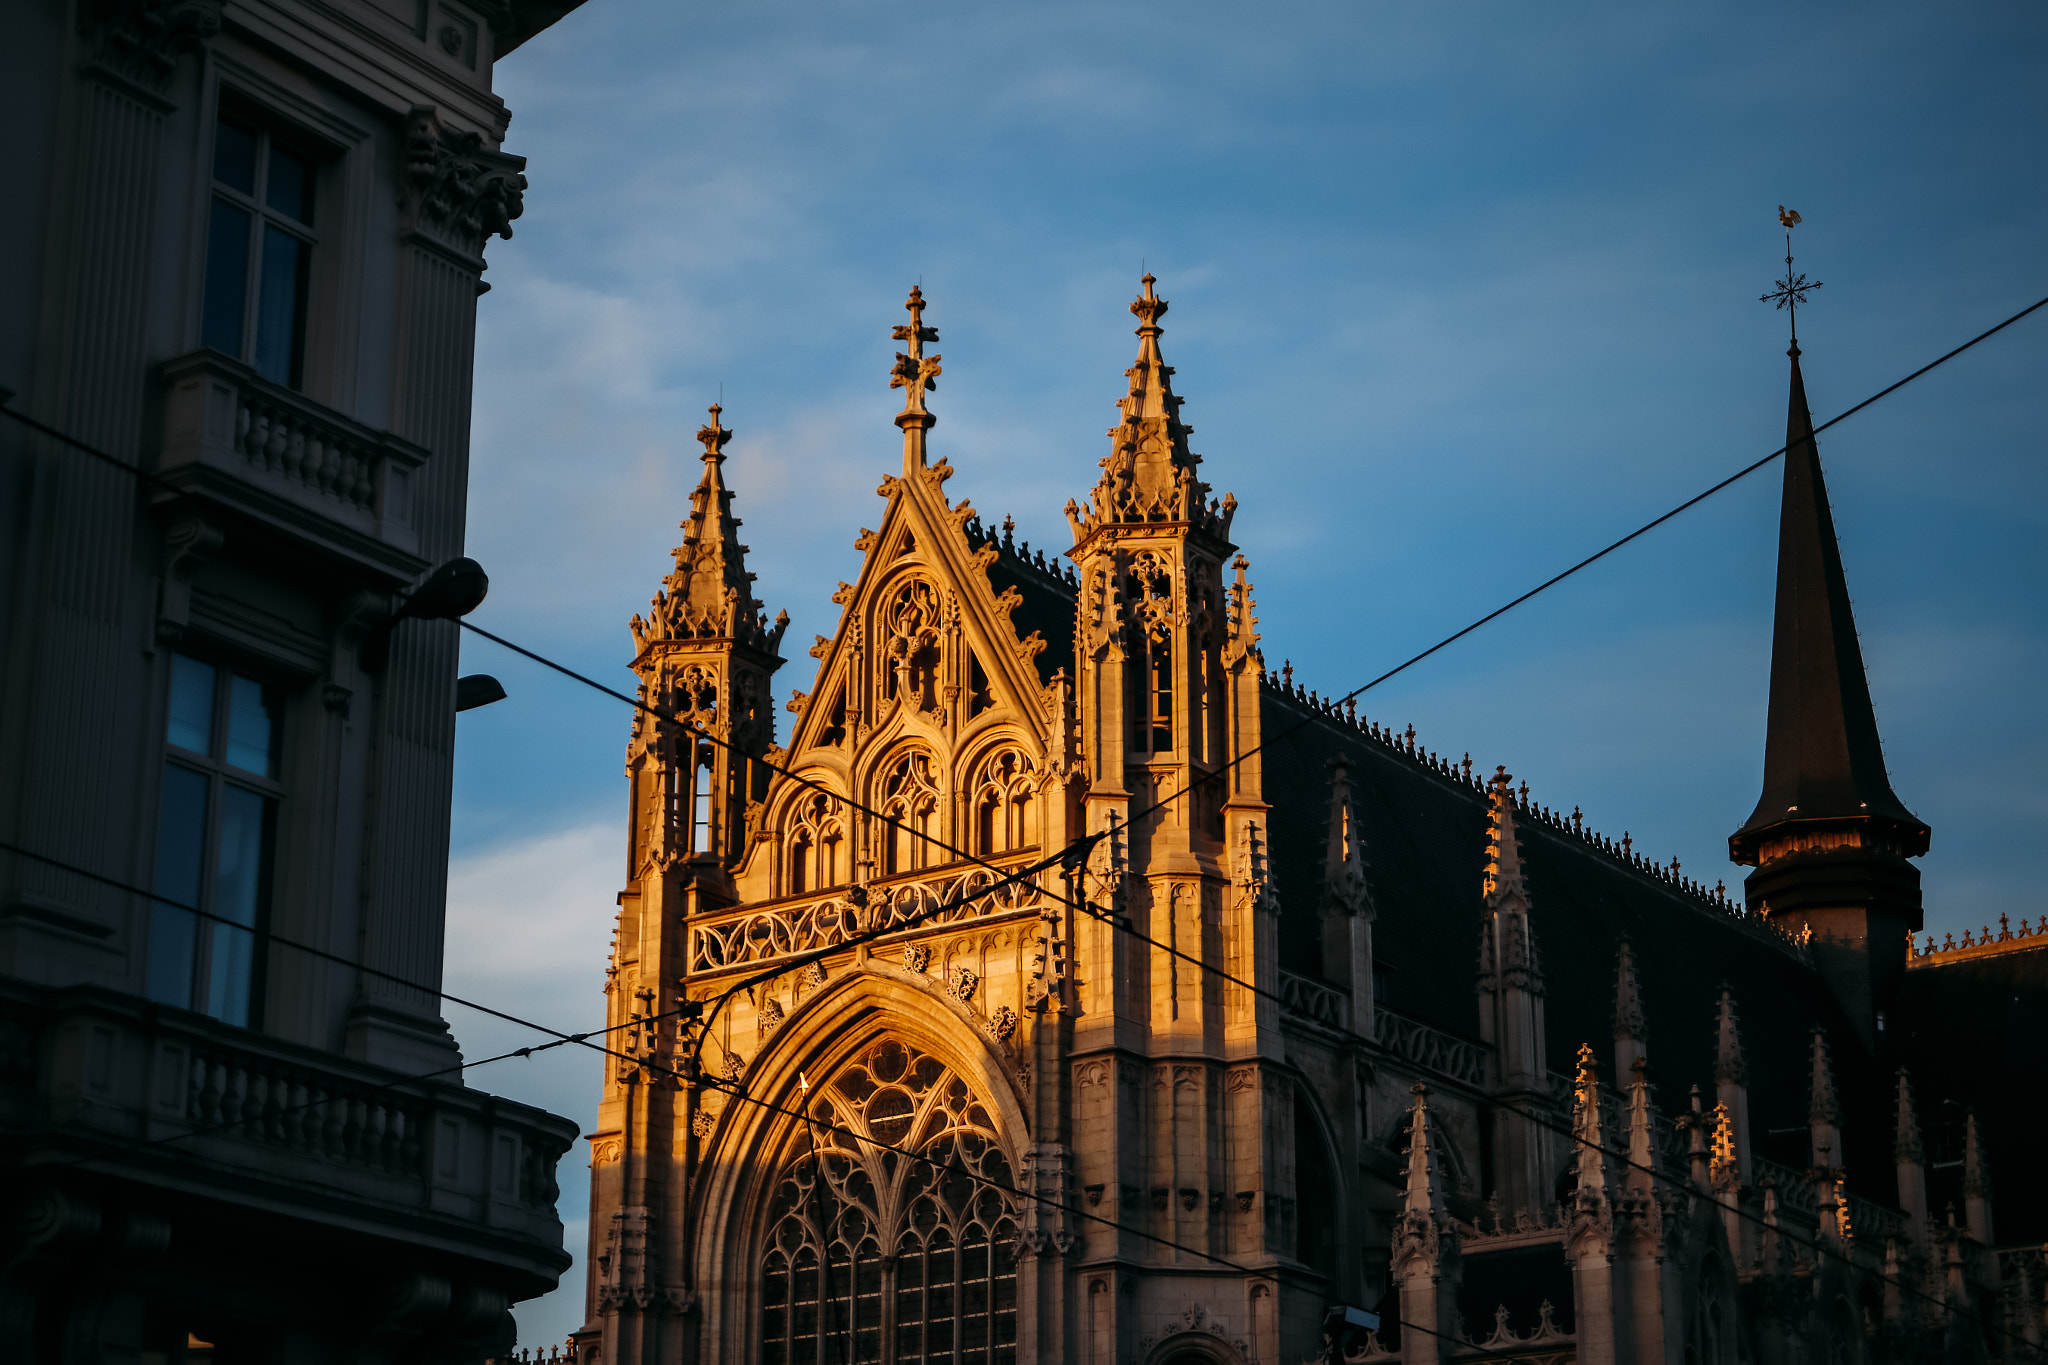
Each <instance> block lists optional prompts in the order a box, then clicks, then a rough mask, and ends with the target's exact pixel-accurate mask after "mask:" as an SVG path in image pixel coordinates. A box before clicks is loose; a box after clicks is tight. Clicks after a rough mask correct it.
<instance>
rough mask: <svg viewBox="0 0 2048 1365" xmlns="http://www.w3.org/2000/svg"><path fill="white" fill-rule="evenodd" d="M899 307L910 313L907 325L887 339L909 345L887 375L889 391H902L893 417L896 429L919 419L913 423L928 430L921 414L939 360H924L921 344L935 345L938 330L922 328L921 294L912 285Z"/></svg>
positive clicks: (936, 380)
mask: <svg viewBox="0 0 2048 1365" xmlns="http://www.w3.org/2000/svg"><path fill="white" fill-rule="evenodd" d="M903 307H904V308H905V309H906V310H907V311H908V312H909V313H910V321H909V322H908V323H906V324H901V325H899V326H896V327H893V328H891V329H890V330H889V336H890V337H891V338H892V339H893V340H896V341H902V342H908V343H909V345H910V350H909V352H908V353H905V352H903V351H898V352H897V353H896V364H895V366H894V367H893V368H892V369H891V370H890V371H889V387H890V388H892V389H903V390H905V393H904V395H903V411H902V412H901V413H900V414H899V415H898V416H897V418H896V425H898V426H910V425H912V423H910V422H906V421H905V420H904V418H923V419H925V420H923V421H920V422H917V423H916V424H915V425H919V426H927V427H928V426H930V425H931V420H930V418H931V414H930V413H928V412H926V411H925V406H924V394H925V390H926V389H936V388H937V387H938V386H939V375H940V374H942V373H943V371H942V370H941V369H940V368H939V361H940V359H941V357H939V356H937V355H930V356H927V355H926V354H925V353H924V344H925V343H926V342H927V341H937V340H938V339H939V329H938V328H936V327H927V326H925V325H924V290H923V289H922V288H920V287H918V286H916V285H912V286H911V289H910V297H909V299H907V300H906V301H905V302H904V304H903Z"/></svg>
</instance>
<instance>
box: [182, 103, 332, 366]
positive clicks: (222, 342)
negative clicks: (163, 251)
mask: <svg viewBox="0 0 2048 1365" xmlns="http://www.w3.org/2000/svg"><path fill="white" fill-rule="evenodd" d="M314 169H315V166H314V162H313V159H312V158H311V157H309V156H307V155H305V154H304V153H303V152H300V151H297V150H294V149H293V148H292V147H291V146H289V145H288V144H286V143H285V142H282V141H280V140H279V139H278V138H277V137H276V136H274V135H273V134H271V133H270V132H268V131H265V130H263V129H262V128H260V127H258V126H257V125H256V124H255V123H254V122H250V121H245V120H243V119H241V118H239V117H238V116H236V115H234V114H231V113H229V112H227V111H225V110H224V111H222V113H221V114H220V116H219V118H218V120H217V121H216V123H215V125H214V138H213V202H212V208H211V210H210V213H211V216H210V218H209V220H208V223H207V232H206V298H205V304H204V307H203V309H202V313H201V317H200V335H199V340H200V344H201V345H203V346H208V347H211V348H212V349H213V350H216V351H219V352H221V353H222V354H224V355H231V356H233V357H234V358H235V359H237V360H241V361H246V362H247V363H248V364H250V365H252V366H254V367H255V370H256V372H257V373H258V374H260V375H262V376H263V377H264V378H265V379H269V380H273V381H275V382H277V383H279V384H288V385H290V386H291V387H293V388H297V387H299V385H300V383H301V382H302V381H303V379H304V377H305V364H306V289H307V283H308V281H309V280H310V279H311V277H312V262H313V246H314V243H315V242H316V240H317V239H316V237H315V236H314V233H313V180H314Z"/></svg>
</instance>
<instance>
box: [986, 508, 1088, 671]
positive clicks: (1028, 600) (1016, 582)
mask: <svg viewBox="0 0 2048 1365" xmlns="http://www.w3.org/2000/svg"><path fill="white" fill-rule="evenodd" d="M966 530H967V543H968V544H969V545H970V546H972V547H973V548H975V549H977V550H978V549H980V548H981V547H982V546H984V545H993V546H995V548H996V552H997V554H996V561H995V563H993V564H991V565H989V566H988V581H989V585H990V586H991V587H993V588H994V589H995V590H996V596H998V597H1000V596H1002V595H1003V592H1004V591H1005V590H1006V589H1009V588H1015V589H1016V590H1017V595H1018V596H1019V597H1021V598H1023V599H1024V600H1023V601H1022V602H1020V603H1019V604H1018V606H1017V610H1016V611H1014V612H1013V613H1011V615H1010V624H1011V625H1012V626H1013V627H1015V629H1016V631H1017V638H1018V639H1019V640H1023V639H1026V638H1028V637H1029V636H1030V634H1031V632H1032V631H1034V630H1035V631H1037V632H1038V634H1039V636H1040V637H1041V638H1042V639H1044V641H1045V648H1044V649H1042V650H1040V651H1039V654H1038V678H1039V681H1040V682H1051V681H1052V675H1053V674H1055V673H1058V672H1061V671H1065V673H1066V675H1067V677H1068V678H1072V677H1073V676H1074V601H1075V599H1076V598H1077V597H1078V596H1079V594H1080V583H1079V582H1078V580H1076V579H1075V578H1074V576H1073V570H1072V569H1071V568H1069V567H1068V566H1067V565H1066V564H1065V563H1064V562H1063V561H1062V560H1061V559H1060V558H1059V556H1058V555H1047V554H1045V553H1044V552H1043V551H1039V552H1037V553H1035V554H1034V553H1033V552H1032V551H1031V547H1030V542H1029V541H1026V542H1024V544H1023V545H1022V547H1021V548H1020V547H1019V545H1018V543H1017V541H1016V540H1015V538H1014V537H1012V536H1005V535H999V534H997V533H996V532H994V531H991V530H987V529H985V528H984V527H983V526H982V525H981V523H980V521H979V520H975V521H970V522H968V523H967V527H966Z"/></svg>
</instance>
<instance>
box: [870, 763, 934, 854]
mask: <svg viewBox="0 0 2048 1365" xmlns="http://www.w3.org/2000/svg"><path fill="white" fill-rule="evenodd" d="M882 814H883V815H884V816H886V817H888V819H889V821H890V823H889V824H887V825H885V826H884V827H883V830H882V835H883V837H882V873H883V875H884V876H895V875H897V874H898V873H902V872H914V871H916V870H917V869H918V868H921V867H928V866H930V865H931V864H933V863H936V862H940V861H943V859H942V858H941V857H940V856H938V855H939V854H941V853H942V852H943V850H941V849H940V848H939V846H938V842H937V841H938V839H939V838H940V837H941V836H940V834H939V784H938V779H937V778H935V777H934V776H933V775H932V760H931V755H930V754H927V753H925V752H923V751H922V750H918V751H916V752H913V753H908V754H905V755H904V756H903V757H901V758H899V759H897V760H896V762H895V763H894V764H893V765H891V767H890V768H889V771H888V775H887V776H886V777H884V778H883V779H882Z"/></svg>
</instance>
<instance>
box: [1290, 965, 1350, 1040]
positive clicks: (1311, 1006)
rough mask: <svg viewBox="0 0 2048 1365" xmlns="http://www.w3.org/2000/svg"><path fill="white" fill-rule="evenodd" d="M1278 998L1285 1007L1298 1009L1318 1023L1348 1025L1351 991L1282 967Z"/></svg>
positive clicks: (1336, 1027)
mask: <svg viewBox="0 0 2048 1365" xmlns="http://www.w3.org/2000/svg"><path fill="white" fill-rule="evenodd" d="M1280 1000H1281V1003H1282V1004H1284V1005H1286V1006H1287V1008H1289V1009H1291V1010H1297V1011H1299V1012H1300V1013H1302V1014H1304V1015H1306V1016H1307V1017H1309V1018H1310V1019H1313V1020H1315V1021H1316V1022H1317V1023H1319V1024H1328V1025H1329V1026H1330V1027H1331V1028H1334V1029H1349V1028H1350V1027H1351V994H1350V992H1348V991H1345V990H1343V989H1341V988H1339V987H1336V986H1332V985H1330V984H1329V983H1328V982H1324V981H1317V980H1316V979H1315V978H1313V977H1307V976H1298V975H1296V974H1295V973H1293V972H1290V971H1284V970H1283V971H1282V972H1281V973H1280Z"/></svg>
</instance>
